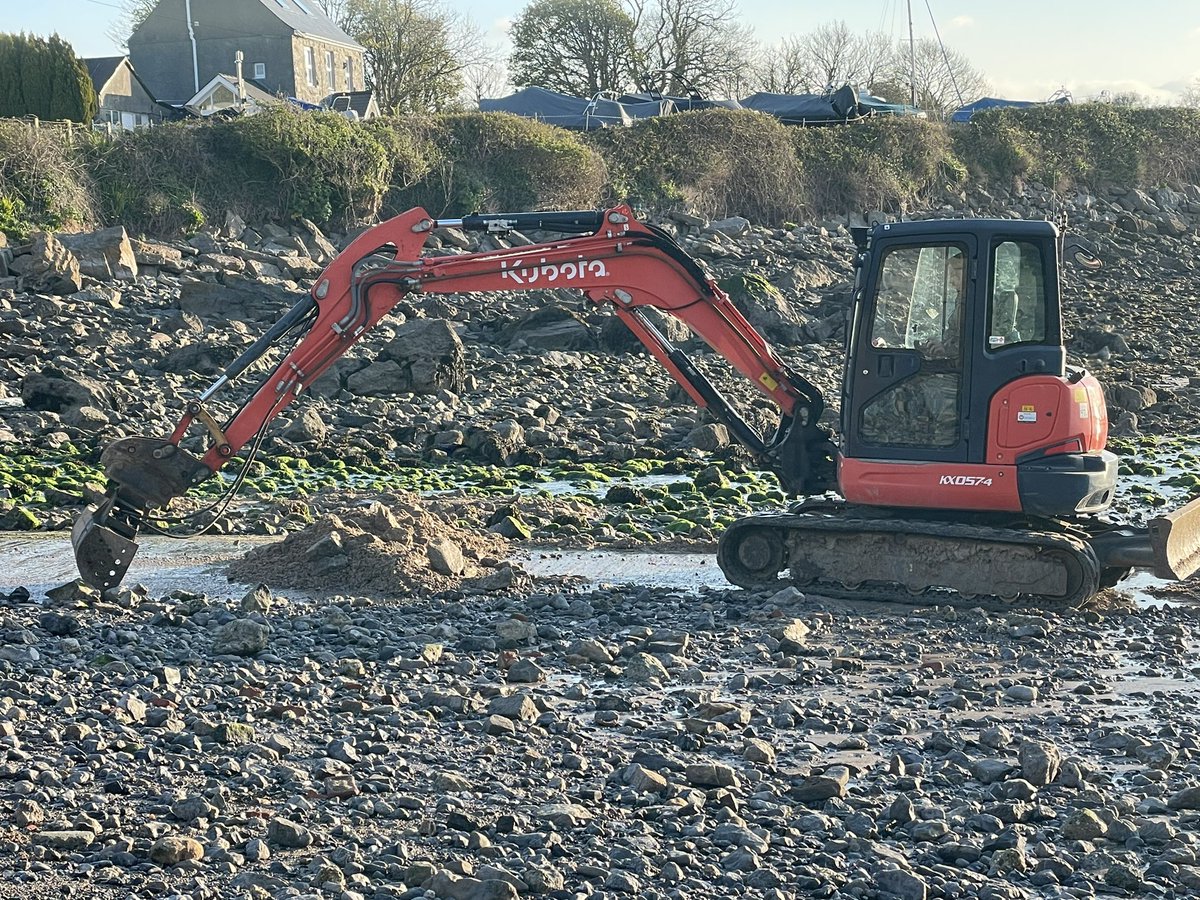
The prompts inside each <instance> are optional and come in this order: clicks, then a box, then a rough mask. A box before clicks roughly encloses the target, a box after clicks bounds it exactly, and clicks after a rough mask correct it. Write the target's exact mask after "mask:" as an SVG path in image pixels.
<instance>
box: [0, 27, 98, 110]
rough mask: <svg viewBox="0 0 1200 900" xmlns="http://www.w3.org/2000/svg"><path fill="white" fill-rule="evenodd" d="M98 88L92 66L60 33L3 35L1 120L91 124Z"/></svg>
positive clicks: (0, 40) (0, 48)
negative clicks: (46, 36)
mask: <svg viewBox="0 0 1200 900" xmlns="http://www.w3.org/2000/svg"><path fill="white" fill-rule="evenodd" d="M97 103H98V101H97V98H96V89H95V88H94V87H93V86H92V79H91V77H90V76H89V75H88V71H87V66H86V65H84V63H83V60H81V59H80V58H79V57H78V56H76V55H75V51H74V50H73V49H72V47H71V45H70V44H69V43H67V42H66V41H64V40H63V39H62V38H60V37H59V36H58V35H57V34H56V35H54V36H53V37H51V38H50V39H49V40H45V39H44V38H39V37H35V36H33V35H25V34H20V35H13V34H0V117H19V116H37V117H38V118H41V119H70V120H72V121H75V122H84V123H86V122H90V121H92V119H93V118H95V115H96V109H97Z"/></svg>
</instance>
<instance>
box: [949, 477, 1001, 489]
mask: <svg viewBox="0 0 1200 900" xmlns="http://www.w3.org/2000/svg"><path fill="white" fill-rule="evenodd" d="M938 484H953V485H955V486H957V487H991V486H992V479H990V478H985V477H984V476H982V475H943V476H942V477H941V479H940V480H939V481H938Z"/></svg>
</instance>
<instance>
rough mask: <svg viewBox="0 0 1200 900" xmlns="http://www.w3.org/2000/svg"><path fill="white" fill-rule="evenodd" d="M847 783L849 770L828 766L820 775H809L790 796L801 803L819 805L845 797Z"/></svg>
mask: <svg viewBox="0 0 1200 900" xmlns="http://www.w3.org/2000/svg"><path fill="white" fill-rule="evenodd" d="M849 783H850V770H849V769H848V768H847V767H846V766H830V767H829V768H828V769H826V770H825V771H824V772H823V773H821V774H820V775H809V776H808V777H807V778H805V779H804V780H803V781H802V782H800V783H799V784H797V785H795V786H794V787H793V788H792V789H791V791H790V794H791V796H792V797H794V798H796V799H797V800H799V801H800V802H801V803H820V802H823V801H825V800H832V799H834V798H841V797H845V796H846V786H847V785H848V784H849Z"/></svg>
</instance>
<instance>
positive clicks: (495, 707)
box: [488, 694, 538, 722]
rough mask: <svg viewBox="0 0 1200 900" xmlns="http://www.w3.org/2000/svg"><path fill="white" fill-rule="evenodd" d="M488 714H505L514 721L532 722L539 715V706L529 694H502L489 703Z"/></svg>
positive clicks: (504, 715) (505, 716)
mask: <svg viewBox="0 0 1200 900" xmlns="http://www.w3.org/2000/svg"><path fill="white" fill-rule="evenodd" d="M488 715H492V716H503V717H504V718H506V719H511V720H513V721H514V722H532V721H534V720H535V719H537V717H538V708H537V704H535V703H534V702H533V700H531V699H530V698H529V695H528V694H511V695H509V696H507V697H506V696H503V695H501V696H499V697H493V698H492V700H491V702H490V703H488Z"/></svg>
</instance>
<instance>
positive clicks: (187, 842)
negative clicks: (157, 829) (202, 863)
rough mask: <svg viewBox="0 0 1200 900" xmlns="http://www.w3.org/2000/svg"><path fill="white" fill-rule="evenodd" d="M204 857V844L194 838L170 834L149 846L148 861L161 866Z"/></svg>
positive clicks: (175, 864) (174, 864)
mask: <svg viewBox="0 0 1200 900" xmlns="http://www.w3.org/2000/svg"><path fill="white" fill-rule="evenodd" d="M203 858H204V845H203V844H201V843H200V842H199V841H197V840H196V839H194V838H190V837H181V836H179V835H170V836H168V837H163V838H159V839H158V840H157V841H155V842H154V843H153V844H152V845H151V847H150V861H151V862H154V863H158V865H160V866H163V867H170V866H177V865H179V864H180V863H182V862H188V861H192V860H200V859H203Z"/></svg>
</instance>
